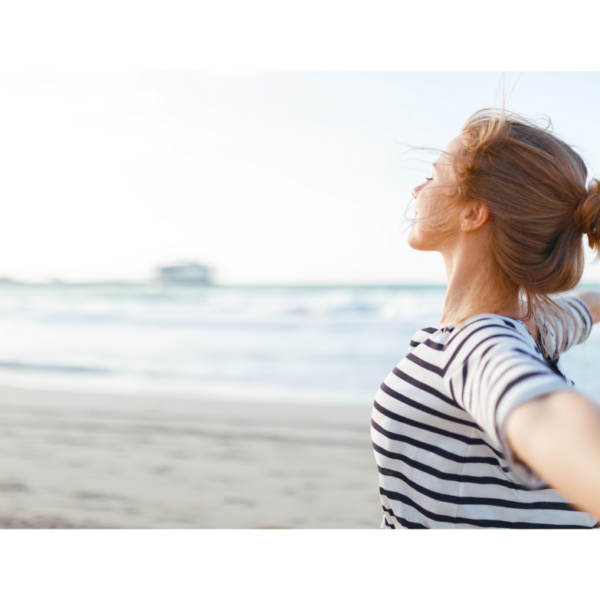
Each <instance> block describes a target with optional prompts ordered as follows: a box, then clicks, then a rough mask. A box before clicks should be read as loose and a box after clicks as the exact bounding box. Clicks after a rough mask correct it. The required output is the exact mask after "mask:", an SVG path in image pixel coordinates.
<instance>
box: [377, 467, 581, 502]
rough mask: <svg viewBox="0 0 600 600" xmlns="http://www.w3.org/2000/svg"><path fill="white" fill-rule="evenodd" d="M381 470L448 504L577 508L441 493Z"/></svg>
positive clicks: (399, 474) (390, 471) (397, 472)
mask: <svg viewBox="0 0 600 600" xmlns="http://www.w3.org/2000/svg"><path fill="white" fill-rule="evenodd" d="M378 469H379V472H380V473H381V474H382V475H383V476H384V477H394V478H396V479H400V481H403V482H404V483H406V484H407V485H408V486H409V487H411V488H412V489H413V490H415V491H416V492H419V494H423V496H427V497H428V498H431V499H432V500H438V501H439V502H447V503H448V504H459V505H461V506H462V505H476V506H501V507H502V508H514V509H521V510H565V511H569V512H574V511H575V508H573V507H572V506H571V505H570V504H567V503H566V502H515V501H514V500H503V499H501V498H480V497H477V496H454V495H451V494H441V493H439V492H434V491H433V490H430V489H428V488H426V487H423V486H422V485H419V484H418V483H415V482H414V481H412V480H411V479H409V478H408V477H407V476H406V475H404V473H400V472H399V471H392V470H391V469H386V468H385V467H380V466H379V465H378Z"/></svg>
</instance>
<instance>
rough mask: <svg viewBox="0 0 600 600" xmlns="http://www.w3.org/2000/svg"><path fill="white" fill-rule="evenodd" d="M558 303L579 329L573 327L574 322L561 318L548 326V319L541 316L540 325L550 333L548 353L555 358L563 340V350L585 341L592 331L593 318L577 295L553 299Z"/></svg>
mask: <svg viewBox="0 0 600 600" xmlns="http://www.w3.org/2000/svg"><path fill="white" fill-rule="evenodd" d="M555 301H556V302H558V304H559V305H560V306H561V307H562V308H564V309H565V310H567V311H568V312H569V313H570V314H571V315H572V316H573V317H574V319H575V320H576V322H577V323H578V324H579V326H580V329H578V328H577V327H575V323H574V322H573V321H571V320H570V319H568V320H561V321H558V322H556V323H555V327H554V328H548V321H545V320H544V319H543V318H542V327H543V328H546V330H547V331H548V333H549V334H550V336H549V337H550V348H549V352H548V355H549V356H550V357H551V358H552V357H553V358H555V357H556V355H557V354H558V352H559V350H560V349H561V348H562V345H563V340H564V341H565V342H566V343H565V347H564V349H563V352H566V351H567V350H568V349H569V348H572V347H573V346H575V345H577V344H581V343H582V342H585V340H587V339H588V337H589V336H590V333H591V332H592V327H593V325H594V318H593V317H592V313H591V312H590V309H589V308H588V305H587V304H586V303H585V302H584V301H583V300H582V299H581V298H578V297H577V296H569V297H567V298H560V299H555ZM555 330H556V331H557V332H558V336H555V335H554V334H553V331H555Z"/></svg>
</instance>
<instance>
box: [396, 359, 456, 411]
mask: <svg viewBox="0 0 600 600" xmlns="http://www.w3.org/2000/svg"><path fill="white" fill-rule="evenodd" d="M392 373H393V374H394V375H395V376H396V377H398V378H399V379H402V381H406V383H410V384H411V385H412V386H414V387H416V388H418V389H420V390H422V391H423V392H427V393H428V394H431V395H432V396H435V397H436V398H439V399H440V400H443V401H444V402H446V403H447V404H450V406H454V407H455V408H458V409H460V410H464V408H462V406H459V405H458V404H457V402H456V401H455V400H453V399H452V398H448V396H446V395H444V394H442V393H441V392H439V391H438V390H436V389H435V388H434V387H431V386H430V385H427V384H426V383H423V382H422V381H419V380H418V379H415V378H414V377H411V376H410V375H407V374H406V373H404V371H401V370H400V369H398V367H394V370H393V371H392Z"/></svg>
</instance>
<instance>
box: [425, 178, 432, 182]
mask: <svg viewBox="0 0 600 600" xmlns="http://www.w3.org/2000/svg"><path fill="white" fill-rule="evenodd" d="M425 179H427V181H433V177H425Z"/></svg>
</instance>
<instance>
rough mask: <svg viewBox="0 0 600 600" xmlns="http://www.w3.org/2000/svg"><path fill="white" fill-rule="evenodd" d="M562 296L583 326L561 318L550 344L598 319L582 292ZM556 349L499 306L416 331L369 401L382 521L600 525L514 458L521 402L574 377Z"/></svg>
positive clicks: (400, 524)
mask: <svg viewBox="0 0 600 600" xmlns="http://www.w3.org/2000/svg"><path fill="white" fill-rule="evenodd" d="M559 302H561V303H562V304H563V305H564V306H565V307H566V308H567V309H568V310H570V311H571V313H572V314H573V315H575V316H576V317H577V318H578V320H579V322H580V323H581V326H582V333H581V334H577V332H575V331H573V330H569V328H568V326H567V325H566V324H561V328H560V329H559V336H558V338H559V339H556V338H553V339H552V344H553V346H554V348H555V349H556V348H560V345H561V342H562V338H563V336H566V340H567V345H566V348H565V349H568V348H569V347H571V346H573V345H575V344H578V343H580V342H582V341H585V340H586V339H587V338H588V336H589V334H590V332H591V329H592V325H593V319H592V315H591V313H590V311H589V309H588V307H587V306H586V304H585V303H584V302H583V301H582V300H580V299H579V298H576V297H570V298H566V299H562V300H560V301H559ZM546 325H547V324H546ZM542 326H544V325H542ZM571 327H572V326H571ZM444 343H445V345H444ZM550 356H551V357H553V359H545V358H544V356H543V354H542V353H541V351H540V350H539V348H538V346H537V344H536V342H535V340H534V339H533V337H532V336H531V334H530V333H529V330H528V329H527V327H526V326H525V324H524V323H523V322H521V321H519V320H516V319H512V318H510V317H504V316H500V315H495V314H480V315H477V316H475V317H472V318H471V319H469V320H468V321H466V323H465V325H464V326H463V327H461V328H460V329H459V330H455V329H454V328H453V327H452V326H448V327H447V328H446V332H445V333H444V331H443V329H441V328H435V327H427V328H425V329H421V330H419V331H417V332H416V333H415V335H414V336H413V338H412V340H411V342H410V346H409V352H408V354H407V355H406V357H405V358H403V359H402V360H401V361H400V362H399V363H398V365H397V366H396V367H395V368H394V370H393V371H392V372H391V373H390V374H389V375H388V376H387V377H386V379H385V381H384V382H383V383H382V384H381V387H380V389H379V390H378V392H377V395H376V397H375V403H374V407H373V414H372V421H371V435H372V442H373V449H374V452H375V460H376V462H377V467H378V470H379V486H380V487H379V492H380V497H381V503H382V507H383V521H382V524H381V527H382V528H383V529H387V528H391V529H397V528H415V529H416V528H418V529H425V528H448V529H455V528H481V527H496V528H512V529H554V528H556V529H576V528H583V529H587V528H592V527H594V526H595V525H596V522H597V521H598V519H597V518H595V517H593V516H591V515H589V514H587V513H585V512H581V511H578V510H576V509H575V508H573V507H572V506H571V505H570V504H569V503H568V502H567V500H566V499H565V498H564V497H563V496H560V495H559V494H558V493H557V492H556V491H555V490H553V489H552V488H550V487H548V486H547V485H546V484H545V483H544V482H543V481H542V480H541V479H540V478H539V477H537V476H536V475H535V474H534V473H533V472H532V471H531V470H530V469H528V468H527V466H526V465H524V464H523V463H521V462H519V461H517V460H516V459H515V457H514V456H513V454H512V452H511V449H510V447H509V445H508V443H507V440H506V437H505V433H504V424H505V422H506V418H507V416H508V415H509V414H510V412H511V411H512V410H514V409H515V408H516V407H518V406H520V405H521V404H523V403H524V402H527V401H529V400H532V399H534V398H536V397H539V396H542V395H545V394H548V393H550V392H555V391H559V390H569V389H571V388H572V387H573V385H574V384H573V382H572V381H571V380H570V379H568V378H566V377H565V376H564V375H563V373H562V369H561V367H560V360H559V357H558V355H557V353H556V352H555V351H553V350H552V348H551V352H550Z"/></svg>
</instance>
